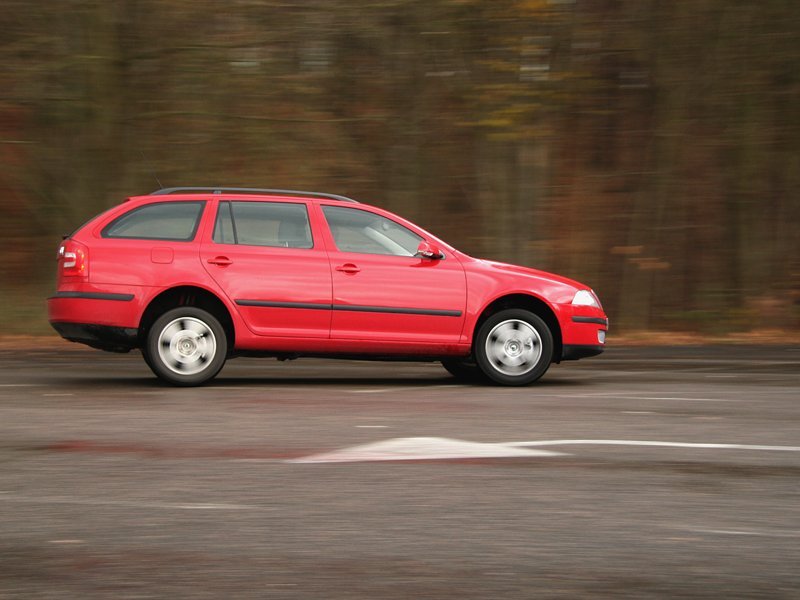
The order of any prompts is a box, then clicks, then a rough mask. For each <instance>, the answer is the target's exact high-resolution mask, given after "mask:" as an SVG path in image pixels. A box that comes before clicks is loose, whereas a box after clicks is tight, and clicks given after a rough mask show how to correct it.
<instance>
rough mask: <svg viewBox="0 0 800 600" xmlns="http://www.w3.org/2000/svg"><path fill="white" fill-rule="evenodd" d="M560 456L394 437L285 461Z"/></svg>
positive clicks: (505, 447)
mask: <svg viewBox="0 0 800 600" xmlns="http://www.w3.org/2000/svg"><path fill="white" fill-rule="evenodd" d="M551 456H562V454H561V453H560V452H549V451H547V450H527V449H523V448H518V447H513V446H509V445H507V444H486V443H480V442H467V441H464V440H455V439H450V438H441V437H416V438H394V439H390V440H384V441H382V442H375V443H371V444H361V445H358V446H352V447H350V448H342V449H339V450H334V451H333V452H324V453H322V454H314V455H312V456H306V457H303V458H295V459H291V460H288V461H286V462H289V463H343V462H375V461H402V460H452V459H469V458H531V457H551Z"/></svg>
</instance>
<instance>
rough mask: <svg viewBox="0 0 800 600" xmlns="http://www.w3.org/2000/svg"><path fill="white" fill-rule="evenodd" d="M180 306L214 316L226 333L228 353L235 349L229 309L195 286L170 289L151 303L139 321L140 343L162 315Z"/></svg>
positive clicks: (216, 297) (217, 299)
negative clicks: (196, 309)
mask: <svg viewBox="0 0 800 600" xmlns="http://www.w3.org/2000/svg"><path fill="white" fill-rule="evenodd" d="M179 306H194V307H197V308H201V309H203V310H205V311H207V312H209V313H211V314H212V315H214V316H215V317H216V318H217V320H218V321H219V322H220V324H221V325H222V328H223V330H224V331H225V337H226V338H227V341H228V351H229V352H230V350H231V349H233V347H234V343H235V341H236V327H235V326H234V323H233V317H232V316H231V313H230V311H229V310H228V307H227V306H226V305H225V303H224V302H223V301H222V300H221V299H220V298H219V296H217V295H216V294H214V293H213V292H210V291H209V290H207V289H205V288H202V287H198V286H194V285H181V286H176V287H172V288H169V289H167V290H164V291H162V292H161V293H159V294H158V295H157V296H155V297H154V298H153V299H152V300H151V301H150V303H149V304H148V305H147V308H146V309H145V310H144V312H143V313H142V318H141V319H140V320H139V343H140V344H143V343H144V340H145V338H146V337H147V332H148V330H149V329H150V327H151V326H152V325H153V323H154V322H155V321H156V319H158V317H159V316H160V315H162V314H164V313H165V312H166V311H168V310H170V309H173V308H177V307H179Z"/></svg>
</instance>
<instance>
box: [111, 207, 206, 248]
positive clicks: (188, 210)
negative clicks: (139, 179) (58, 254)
mask: <svg viewBox="0 0 800 600" xmlns="http://www.w3.org/2000/svg"><path fill="white" fill-rule="evenodd" d="M204 206H205V202H158V203H156V204H147V205H145V206H140V207H138V208H134V209H133V210H130V211H128V212H126V213H125V214H124V215H121V216H119V217H117V218H116V219H114V220H113V221H111V223H109V224H108V225H106V226H105V227H104V228H103V231H102V232H101V233H100V235H101V236H103V237H104V238H122V239H138V240H172V241H176V242H188V241H190V240H193V239H194V236H195V234H196V233H197V227H198V225H199V224H200V215H202V214H203V207H204Z"/></svg>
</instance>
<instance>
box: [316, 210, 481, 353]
mask: <svg viewBox="0 0 800 600" xmlns="http://www.w3.org/2000/svg"><path fill="white" fill-rule="evenodd" d="M322 211H323V213H324V215H325V219H326V221H327V223H328V225H329V227H330V232H331V235H332V238H333V242H334V244H335V248H333V249H332V250H331V251H330V252H329V255H330V260H331V267H332V275H333V306H332V308H333V314H332V319H331V337H332V338H333V339H348V340H359V339H360V340H375V341H387V342H416V343H422V344H432V343H442V344H452V343H457V342H458V341H459V339H460V337H461V330H462V328H463V324H464V309H465V304H466V280H465V276H464V270H463V268H462V267H461V264H460V263H459V262H458V260H457V259H456V258H455V257H454V256H452V255H447V256H445V258H444V260H430V259H422V258H418V257H416V256H414V254H415V252H416V249H417V246H418V245H419V243H420V242H421V241H423V239H424V238H423V237H422V236H420V235H418V234H416V233H415V232H413V231H411V230H410V229H409V228H407V227H405V226H403V225H401V224H399V223H397V222H395V221H393V220H391V219H389V218H386V217H384V216H382V215H379V214H377V213H373V212H371V211H368V210H364V209H361V208H350V207H342V206H332V205H323V206H322Z"/></svg>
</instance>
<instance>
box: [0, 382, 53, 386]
mask: <svg viewBox="0 0 800 600" xmlns="http://www.w3.org/2000/svg"><path fill="white" fill-rule="evenodd" d="M41 385H43V384H41V383H0V387H39V386H41Z"/></svg>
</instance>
